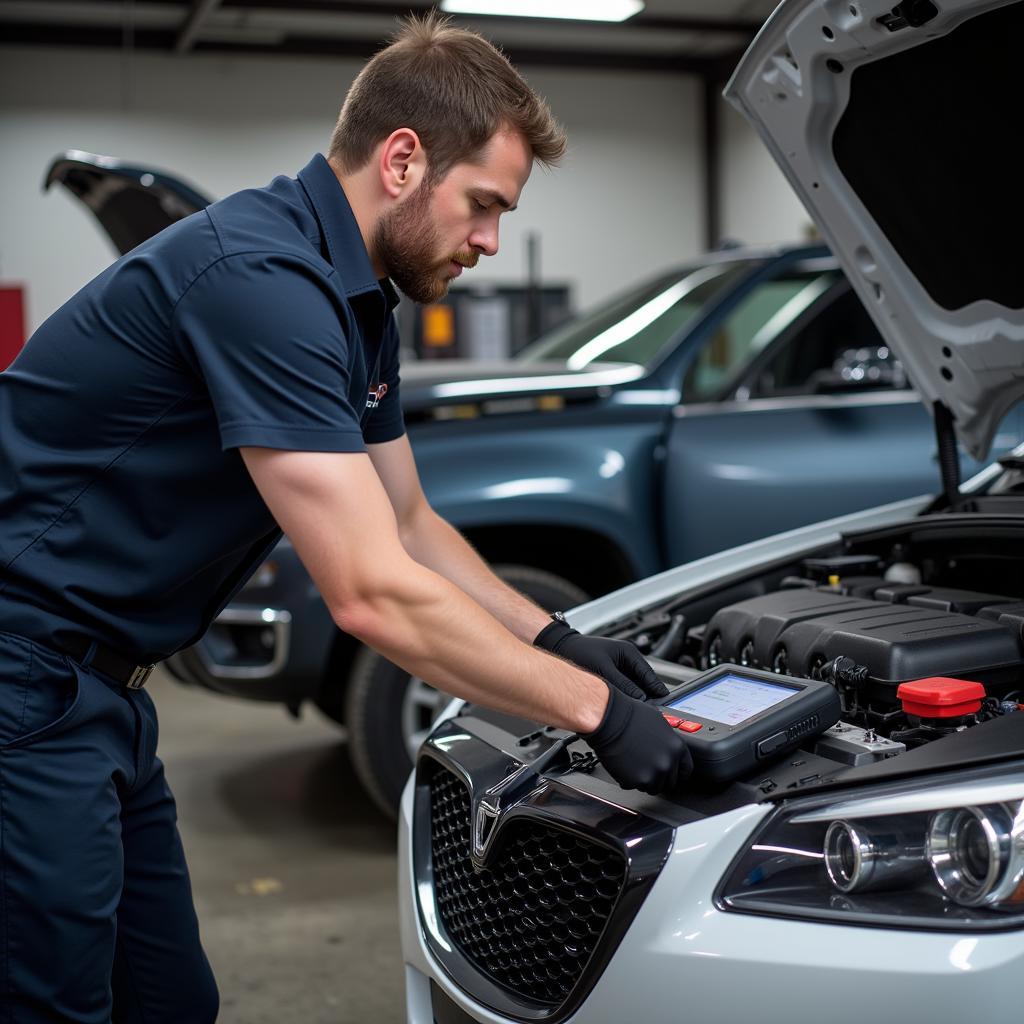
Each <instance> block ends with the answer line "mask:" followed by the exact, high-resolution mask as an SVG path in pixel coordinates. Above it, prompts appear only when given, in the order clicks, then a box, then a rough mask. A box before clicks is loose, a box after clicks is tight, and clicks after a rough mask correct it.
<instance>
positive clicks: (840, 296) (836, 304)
mask: <svg viewBox="0 0 1024 1024" xmlns="http://www.w3.org/2000/svg"><path fill="white" fill-rule="evenodd" d="M907 387H909V384H908V383H907V379H906V374H905V373H904V371H903V367H902V365H901V364H900V362H899V360H898V359H897V358H896V357H895V355H894V354H893V353H892V351H891V350H890V349H889V347H888V346H887V345H886V343H885V341H884V340H883V339H882V336H881V335H880V334H879V333H878V328H877V327H875V325H874V323H873V321H872V320H871V317H870V316H868V313H867V311H866V310H865V309H864V306H863V304H862V303H861V301H860V299H859V298H858V297H857V295H856V293H855V292H854V291H853V289H851V288H850V287H849V286H848V285H840V286H839V287H838V288H837V289H835V290H834V292H833V293H832V294H831V295H828V296H824V297H823V299H822V308H821V309H820V310H815V311H812V314H811V315H809V316H808V317H807V318H806V323H804V324H803V325H801V326H798V327H797V329H796V330H794V332H793V333H792V335H791V336H789V337H788V338H786V339H785V340H784V341H782V342H781V343H780V346H779V351H778V353H777V354H776V355H774V356H773V357H772V358H771V359H770V360H769V362H768V363H767V364H766V365H765V366H764V367H763V368H762V369H761V371H760V372H759V373H758V374H757V377H756V379H755V381H754V382H753V387H752V388H751V391H750V397H751V398H772V397H782V396H786V395H813V394H845V393H852V392H858V391H867V390H878V389H887V390H892V389H903V388H907Z"/></svg>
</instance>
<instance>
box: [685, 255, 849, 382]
mask: <svg viewBox="0 0 1024 1024" xmlns="http://www.w3.org/2000/svg"><path fill="white" fill-rule="evenodd" d="M838 275H839V271H838V270H834V269H828V270H821V269H818V268H816V267H804V266H802V265H800V264H797V265H796V266H795V267H793V268H791V269H790V270H789V271H788V272H787V273H785V274H783V275H781V276H779V277H774V278H771V279H769V280H766V281H762V282H761V283H760V284H758V285H756V286H754V287H753V288H752V289H751V290H750V291H749V292H748V293H747V294H746V295H745V296H744V297H743V298H742V299H741V300H740V302H739V303H738V304H737V306H736V307H735V308H734V309H733V310H732V312H730V313H729V314H728V316H726V317H725V319H724V320H723V321H722V323H721V324H720V325H719V327H718V330H716V331H715V333H714V334H713V335H712V337H711V338H710V339H709V341H708V342H707V343H706V344H705V345H704V347H703V348H702V349H701V351H700V352H698V353H697V356H696V358H695V359H694V361H693V362H692V363H691V364H690V367H689V369H688V370H687V373H686V377H685V379H684V381H683V399H684V401H687V402H709V401H714V400H716V399H719V398H721V397H722V396H723V392H724V391H727V390H728V386H729V384H730V382H732V381H734V380H737V379H738V378H739V377H741V376H742V374H743V370H744V368H745V367H746V366H748V365H749V364H750V362H751V361H752V360H753V359H754V358H756V356H757V354H758V353H759V352H762V351H765V350H766V349H767V348H768V346H769V345H771V344H772V343H773V342H774V341H775V340H776V339H777V338H779V337H780V336H781V335H782V334H783V333H784V332H785V331H786V329H787V328H789V327H790V326H791V325H792V324H793V323H794V321H795V320H797V318H799V317H800V315H801V314H803V313H804V311H805V310H806V309H807V308H808V307H809V306H811V305H812V304H813V303H814V302H815V300H817V299H818V298H819V297H820V296H821V295H822V294H823V293H824V292H825V291H827V290H828V288H829V287H830V286H831V285H832V284H833V283H834V282H835V281H836V280H837V278H838Z"/></svg>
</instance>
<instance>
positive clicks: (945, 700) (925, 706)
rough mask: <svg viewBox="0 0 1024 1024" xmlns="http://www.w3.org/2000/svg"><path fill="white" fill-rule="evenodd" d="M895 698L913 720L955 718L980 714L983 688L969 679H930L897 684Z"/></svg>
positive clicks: (935, 677)
mask: <svg viewBox="0 0 1024 1024" xmlns="http://www.w3.org/2000/svg"><path fill="white" fill-rule="evenodd" d="M896 696H897V697H898V698H899V700H900V701H902V703H903V710H904V712H905V713H906V714H908V715H914V716H916V717H917V718H959V717H960V716H961V715H973V714H974V713H975V712H976V711H980V710H981V702H982V700H983V699H984V697H985V687H984V686H982V685H981V683H973V682H971V681H970V680H969V679H948V678H946V677H945V676H930V677H929V678H927V679H914V680H913V681H912V682H909V683H900V685H899V688H898V689H897V690H896Z"/></svg>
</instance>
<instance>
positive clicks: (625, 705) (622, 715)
mask: <svg viewBox="0 0 1024 1024" xmlns="http://www.w3.org/2000/svg"><path fill="white" fill-rule="evenodd" d="M583 738H584V739H585V740H586V741H587V743H589V744H590V746H591V747H592V748H593V749H594V753H596V754H597V756H598V757H599V758H600V759H601V763H602V764H603V765H604V766H605V768H607V769H608V771H609V773H610V774H611V776H612V778H614V779H615V781H616V782H617V783H618V784H619V785H620V786H622V787H623V788H624V789H642V790H643V791H644V792H645V793H670V792H672V790H674V789H676V788H677V787H678V786H679V784H680V783H681V782H683V781H685V780H686V779H688V778H689V777H690V774H691V773H692V772H693V758H692V756H691V755H690V751H689V750H688V749H687V746H686V741H685V740H684V739H683V737H682V736H680V735H679V733H678V732H676V730H675V729H673V728H672V727H671V726H670V725H669V724H668V722H666V721H665V719H664V717H663V716H662V714H661V711H660V710H659V709H658V708H657V707H655V706H654V705H653V704H644V703H643V702H642V701H639V700H634V699H633V698H632V697H627V696H626V695H625V694H624V693H622V692H621V691H619V690H617V689H616V688H615V687H614V686H609V687H608V709H607V710H606V711H605V714H604V718H603V719H602V720H601V724H600V725H599V726H598V727H597V728H596V729H595V730H594V731H593V732H592V733H589V734H587V735H585V736H584V737H583Z"/></svg>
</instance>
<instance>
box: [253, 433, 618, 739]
mask: <svg viewBox="0 0 1024 1024" xmlns="http://www.w3.org/2000/svg"><path fill="white" fill-rule="evenodd" d="M242 458H243V459H244V461H245V464H246V467H247V468H248V470H249V472H250V474H251V475H252V477H253V480H254V482H255V483H256V486H257V487H258V488H259V491H260V493H261V494H262V495H263V498H264V500H265V501H266V502H267V505H268V507H269V508H270V510H271V512H272V513H273V514H274V516H275V518H276V519H277V521H278V523H279V524H280V525H281V528H282V529H283V530H284V531H285V532H286V533H287V534H288V536H289V537H290V538H291V541H292V543H293V544H294V545H295V550H296V551H297V553H298V555H299V557H300V558H301V559H302V562H303V564H304V565H305V566H306V568H307V569H308V570H309V573H310V575H311V576H312V577H313V581H314V582H315V583H316V585H317V588H318V589H319V591H320V594H321V596H322V597H323V599H324V602H325V603H326V605H327V607H328V609H329V610H330V612H331V616H332V617H333V619H334V621H335V622H336V623H337V624H338V626H339V627H340V628H341V629H343V630H345V632H347V633H351V634H352V635H353V636H355V637H356V638H358V639H359V640H362V641H363V642H364V643H366V644H367V645H368V646H370V647H372V648H373V649H374V650H377V651H379V652H380V653H381V654H383V655H384V656H385V657H386V658H388V659H389V660H390V661H393V662H394V663H395V664H397V665H399V666H401V667H402V668H404V669H405V670H406V671H408V672H410V673H412V674H413V675H417V676H419V677H420V678H422V679H425V680H427V682H429V683H432V684H433V685H435V686H437V687H439V688H440V689H442V690H444V691H446V692H447V693H451V694H453V695H454V696H456V697H464V698H466V699H467V700H471V701H475V702H479V703H481V704H487V705H489V706H490V707H494V708H497V709H498V710H503V711H509V712H513V713H517V714H520V715H524V716H525V717H528V718H532V719H533V720H535V721H538V722H544V723H546V724H549V725H555V726H560V727H563V728H567V729H572V730H573V731H574V732H589V731H592V730H593V729H595V728H597V726H598V725H599V723H600V722H601V719H602V716H603V715H604V712H605V709H606V707H607V704H608V687H607V686H606V685H605V683H604V682H602V680H601V679H600V678H599V677H597V676H595V675H591V674H590V673H589V672H586V671H584V670H582V669H580V668H577V667H576V666H575V665H571V664H569V663H567V662H565V661H562V660H560V659H559V658H555V657H552V656H551V655H549V654H547V653H545V652H543V651H541V650H538V649H537V648H534V647H532V646H530V644H528V643H523V642H522V641H521V640H520V639H518V638H517V637H516V636H515V635H514V634H513V633H512V632H511V631H510V630H509V629H508V628H507V627H506V626H504V625H503V624H502V623H501V622H500V621H499V620H498V619H497V617H496V616H494V615H493V614H492V613H491V612H490V611H489V609H487V608H484V607H482V606H481V605H480V604H479V603H477V602H476V601H474V600H473V599H472V598H471V597H469V596H468V595H467V594H466V593H465V592H464V591H463V590H462V589H461V588H460V587H459V586H457V585H456V584H454V583H452V582H450V581H449V580H447V579H445V578H444V577H443V576H441V575H439V574H437V573H435V572H433V571H432V570H431V569H430V568H428V567H426V566H424V565H422V564H421V563H419V562H418V561H417V560H415V559H414V558H413V557H411V556H410V554H409V552H408V551H407V550H406V548H405V546H404V544H403V543H402V540H401V538H400V536H399V532H398V526H397V522H396V520H395V516H394V512H393V510H392V507H391V504H390V502H389V500H388V496H387V495H386V494H385V492H384V490H383V488H382V486H381V482H380V480H379V479H378V477H377V475H376V473H375V471H374V469H373V466H372V465H371V463H370V460H369V459H368V458H367V457H366V456H365V455H363V454H361V453H339V454H335V453H320V452H287V451H272V450H267V449H261V448H243V449H242ZM338 523H344V524H345V528H344V529H339V528H338V525H337V524H338ZM420 539H421V540H422V539H423V537H422V536H421V538H420ZM435 539H438V538H435V537H433V536H432V535H431V534H429V533H428V534H427V535H426V540H427V541H428V542H430V541H432V540H435ZM450 539H451V538H450V536H448V537H446V538H442V539H440V542H441V543H442V544H443V545H444V549H445V550H451V549H454V548H456V547H457V546H458V545H455V544H453V545H452V546H451V548H449V547H448V544H447V543H446V541H450ZM443 553H444V552H443V551H442V552H441V554H442V556H443ZM454 557H455V558H456V559H457V560H459V564H462V565H465V564H466V561H468V560H463V559H464V558H465V556H462V559H460V556H458V555H456V556H454ZM474 557H475V556H474ZM480 565H481V566H482V565H483V563H482V562H481V563H480ZM509 593H510V594H511V593H513V592H511V591H510V592H509ZM518 600H519V602H521V603H522V604H523V605H525V606H528V607H529V608H530V609H532V610H533V612H532V613H533V614H534V615H536V617H537V619H536V620H535V621H540V622H543V621H544V617H543V612H541V611H539V610H538V609H535V608H534V606H532V605H529V603H528V602H526V601H525V599H523V598H519V599H518ZM512 603H513V604H516V603H517V602H516V601H515V600H514V599H513V601H512ZM526 618H527V616H525V615H523V616H522V619H523V620H525V619H526ZM531 628H532V624H531V625H530V626H528V627H527V632H529V629H531ZM534 632H536V631H534ZM530 639H532V636H531V637H530Z"/></svg>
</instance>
